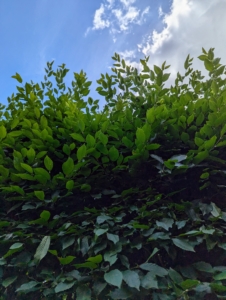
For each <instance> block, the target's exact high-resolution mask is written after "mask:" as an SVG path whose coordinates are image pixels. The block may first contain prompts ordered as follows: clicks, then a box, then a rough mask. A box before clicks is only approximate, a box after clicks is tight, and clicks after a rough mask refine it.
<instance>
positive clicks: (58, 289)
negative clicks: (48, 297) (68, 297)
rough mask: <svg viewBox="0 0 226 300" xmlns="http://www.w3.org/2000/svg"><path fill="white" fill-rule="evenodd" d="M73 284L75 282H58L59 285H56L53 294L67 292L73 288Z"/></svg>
mask: <svg viewBox="0 0 226 300" xmlns="http://www.w3.org/2000/svg"><path fill="white" fill-rule="evenodd" d="M74 284H75V281H74V282H68V283H65V282H60V283H58V285H57V286H56V287H55V289H54V290H55V293H56V294H57V293H60V292H63V291H66V290H69V289H70V288H72V287H73V285H74Z"/></svg>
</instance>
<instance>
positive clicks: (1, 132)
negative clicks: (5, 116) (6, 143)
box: [0, 125, 7, 139]
mask: <svg viewBox="0 0 226 300" xmlns="http://www.w3.org/2000/svg"><path fill="white" fill-rule="evenodd" d="M6 135H7V131H6V128H5V126H4V125H1V126H0V138H1V139H4V138H5V137H6Z"/></svg>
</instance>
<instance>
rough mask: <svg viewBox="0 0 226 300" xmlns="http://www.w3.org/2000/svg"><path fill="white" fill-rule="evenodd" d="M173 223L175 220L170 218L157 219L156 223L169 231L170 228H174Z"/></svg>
mask: <svg viewBox="0 0 226 300" xmlns="http://www.w3.org/2000/svg"><path fill="white" fill-rule="evenodd" d="M173 223H174V220H173V219H169V218H163V219H162V220H161V221H156V225H157V226H158V227H162V228H164V229H165V230H167V231H168V230H169V228H172V226H173Z"/></svg>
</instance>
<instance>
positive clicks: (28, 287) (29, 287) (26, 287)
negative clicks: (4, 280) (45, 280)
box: [16, 281, 39, 292]
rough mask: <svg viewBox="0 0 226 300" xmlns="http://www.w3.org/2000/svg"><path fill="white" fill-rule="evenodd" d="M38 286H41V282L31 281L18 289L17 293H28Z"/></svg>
mask: <svg viewBox="0 0 226 300" xmlns="http://www.w3.org/2000/svg"><path fill="white" fill-rule="evenodd" d="M38 284H39V282H37V281H29V282H28V283H24V284H22V285H21V286H20V287H19V288H18V289H16V292H28V291H29V290H32V289H33V288H34V287H35V286H36V285H38Z"/></svg>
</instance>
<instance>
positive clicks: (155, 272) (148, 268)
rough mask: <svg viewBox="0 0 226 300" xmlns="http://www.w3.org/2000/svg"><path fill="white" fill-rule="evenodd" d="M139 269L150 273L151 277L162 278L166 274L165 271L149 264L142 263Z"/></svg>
mask: <svg viewBox="0 0 226 300" xmlns="http://www.w3.org/2000/svg"><path fill="white" fill-rule="evenodd" d="M140 268H141V269H142V270H145V271H150V272H151V273H152V275H153V276H156V275H158V276H160V277H164V276H166V275H167V274H168V272H167V270H166V269H164V268H162V267H160V266H158V265H156V264H151V263H144V264H141V265H140Z"/></svg>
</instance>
